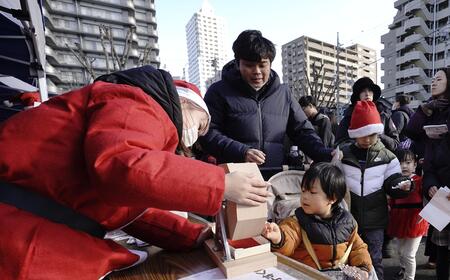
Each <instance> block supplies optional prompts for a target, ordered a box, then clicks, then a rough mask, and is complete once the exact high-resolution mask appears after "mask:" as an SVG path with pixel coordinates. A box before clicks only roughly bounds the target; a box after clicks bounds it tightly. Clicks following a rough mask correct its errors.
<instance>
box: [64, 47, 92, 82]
mask: <svg viewBox="0 0 450 280" xmlns="http://www.w3.org/2000/svg"><path fill="white" fill-rule="evenodd" d="M74 45H75V47H76V49H73V48H72V47H71V46H69V44H67V43H66V47H68V48H69V50H70V52H71V53H72V54H73V55H74V56H75V57H76V59H77V60H78V61H79V62H80V64H81V66H83V68H84V69H85V70H86V71H87V72H88V73H89V76H90V78H91V79H92V80H94V79H95V78H96V74H95V70H94V67H93V63H94V61H95V58H89V57H88V56H87V55H86V53H85V52H84V51H83V48H82V47H81V45H80V43H74Z"/></svg>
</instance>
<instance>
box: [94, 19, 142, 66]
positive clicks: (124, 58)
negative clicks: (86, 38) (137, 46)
mask: <svg viewBox="0 0 450 280" xmlns="http://www.w3.org/2000/svg"><path fill="white" fill-rule="evenodd" d="M98 28H99V30H100V43H101V45H102V48H103V55H104V56H105V61H106V71H107V73H109V60H110V57H109V56H110V55H111V60H112V66H113V70H114V71H116V70H124V69H125V68H126V65H127V62H128V58H129V56H130V50H131V47H132V44H133V35H134V34H135V33H136V27H134V26H131V27H129V28H128V31H127V34H126V36H125V46H124V48H123V52H122V55H120V56H119V55H118V54H117V51H116V44H115V42H114V36H113V32H112V27H111V26H107V25H104V24H102V25H100V26H99V27H98ZM107 45H109V51H108V49H107Z"/></svg>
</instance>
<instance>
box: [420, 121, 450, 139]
mask: <svg viewBox="0 0 450 280" xmlns="http://www.w3.org/2000/svg"><path fill="white" fill-rule="evenodd" d="M423 129H425V133H426V134H427V136H428V137H429V138H431V139H440V138H441V137H442V134H445V133H447V132H448V127H447V125H446V124H437V125H425V126H424V127H423Z"/></svg>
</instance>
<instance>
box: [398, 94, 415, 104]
mask: <svg viewBox="0 0 450 280" xmlns="http://www.w3.org/2000/svg"><path fill="white" fill-rule="evenodd" d="M395 102H398V104H400V106H405V105H408V104H409V103H410V102H411V99H410V98H409V96H408V95H404V94H400V95H397V96H396V97H395Z"/></svg>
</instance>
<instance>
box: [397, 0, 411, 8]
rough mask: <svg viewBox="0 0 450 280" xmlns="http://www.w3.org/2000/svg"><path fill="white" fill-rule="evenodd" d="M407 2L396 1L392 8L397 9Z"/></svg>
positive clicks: (403, 0)
mask: <svg viewBox="0 0 450 280" xmlns="http://www.w3.org/2000/svg"><path fill="white" fill-rule="evenodd" d="M408 1H409V0H397V1H395V2H394V7H395V8H397V9H398V8H399V7H400V6H401V5H403V4H405V3H406V2H408Z"/></svg>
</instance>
